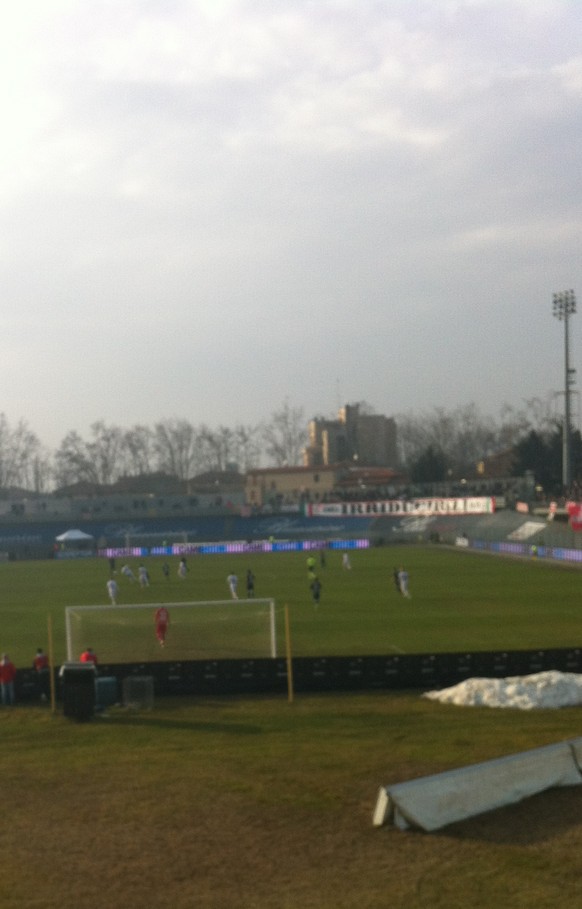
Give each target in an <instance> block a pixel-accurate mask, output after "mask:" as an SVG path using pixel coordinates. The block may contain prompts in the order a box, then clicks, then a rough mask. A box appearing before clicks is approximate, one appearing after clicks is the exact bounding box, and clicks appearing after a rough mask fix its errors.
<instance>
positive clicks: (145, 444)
mask: <svg viewBox="0 0 582 909" xmlns="http://www.w3.org/2000/svg"><path fill="white" fill-rule="evenodd" d="M123 454H124V472H125V473H126V474H128V475H129V476H135V477H138V476H143V475H145V474H148V473H153V471H154V469H155V468H154V465H155V463H156V451H155V434H154V432H153V431H152V430H151V429H150V428H149V426H142V425H139V424H138V425H136V426H133V427H132V428H131V429H128V430H126V432H125V433H124V435H123Z"/></svg>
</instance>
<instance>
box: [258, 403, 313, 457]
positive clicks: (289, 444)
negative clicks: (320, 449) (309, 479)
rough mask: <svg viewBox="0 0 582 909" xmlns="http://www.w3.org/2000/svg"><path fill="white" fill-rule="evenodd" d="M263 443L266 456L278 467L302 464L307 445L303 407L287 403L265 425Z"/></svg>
mask: <svg viewBox="0 0 582 909" xmlns="http://www.w3.org/2000/svg"><path fill="white" fill-rule="evenodd" d="M261 436H262V441H263V444H264V447H265V453H266V455H267V456H268V457H269V458H270V459H271V460H272V461H273V463H274V464H275V466H276V467H284V466H287V465H288V466H290V467H291V466H295V465H297V464H300V463H301V459H302V453H303V450H304V448H305V446H306V445H307V425H306V422H305V415H304V411H303V408H302V407H291V405H290V404H289V401H285V402H284V404H283V406H282V407H281V409H280V410H277V411H275V412H274V413H273V414H272V415H271V419H270V422H269V423H265V424H263V427H262V432H261Z"/></svg>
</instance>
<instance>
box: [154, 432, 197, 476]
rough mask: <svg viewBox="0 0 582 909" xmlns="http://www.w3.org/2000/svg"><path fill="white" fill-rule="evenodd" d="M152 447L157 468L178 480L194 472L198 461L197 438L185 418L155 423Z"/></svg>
mask: <svg viewBox="0 0 582 909" xmlns="http://www.w3.org/2000/svg"><path fill="white" fill-rule="evenodd" d="M154 434H155V441H154V449H155V452H156V457H157V462H158V469H159V470H162V471H163V472H164V473H167V474H170V475H171V476H174V477H178V479H180V480H187V479H189V478H190V477H192V476H193V475H194V473H195V470H196V466H197V464H198V463H199V462H198V449H199V439H198V434H197V432H196V430H195V428H194V427H193V426H192V424H191V423H189V422H188V421H187V420H164V421H163V422H161V423H156V426H155V429H154Z"/></svg>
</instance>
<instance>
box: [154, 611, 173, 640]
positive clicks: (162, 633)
mask: <svg viewBox="0 0 582 909" xmlns="http://www.w3.org/2000/svg"><path fill="white" fill-rule="evenodd" d="M154 621H155V623H156V637H157V639H158V641H159V642H160V647H165V646H166V633H167V631H168V625H169V624H170V613H169V612H168V610H167V609H166V607H165V606H160V608H159V609H156V614H155V616H154Z"/></svg>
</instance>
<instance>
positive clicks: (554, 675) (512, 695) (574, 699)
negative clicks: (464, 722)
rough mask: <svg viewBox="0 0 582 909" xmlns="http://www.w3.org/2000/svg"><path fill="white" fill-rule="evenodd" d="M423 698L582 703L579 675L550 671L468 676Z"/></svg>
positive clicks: (523, 706)
mask: <svg viewBox="0 0 582 909" xmlns="http://www.w3.org/2000/svg"><path fill="white" fill-rule="evenodd" d="M423 697H424V698H429V699H430V700H432V701H440V702H441V703H442V704H457V705H459V706H465V707H514V708H517V709H519V710H534V709H536V708H552V707H577V706H579V705H580V704H582V675H579V674H577V673H574V672H556V671H554V670H551V671H549V672H536V673H535V674H533V675H521V676H520V675H516V676H511V677H509V678H506V679H478V678H475V679H467V681H465V682H461V683H460V684H459V685H454V686H453V687H452V688H444V689H443V690H442V691H427V692H426V693H425V694H423Z"/></svg>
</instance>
